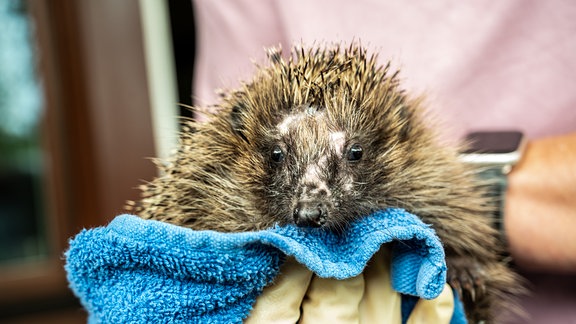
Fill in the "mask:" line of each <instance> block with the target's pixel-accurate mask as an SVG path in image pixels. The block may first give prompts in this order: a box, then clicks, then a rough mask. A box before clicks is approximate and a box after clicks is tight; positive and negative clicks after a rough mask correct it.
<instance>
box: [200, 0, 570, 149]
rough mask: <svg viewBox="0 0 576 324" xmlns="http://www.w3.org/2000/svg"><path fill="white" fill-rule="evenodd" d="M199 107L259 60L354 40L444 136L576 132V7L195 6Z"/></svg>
mask: <svg viewBox="0 0 576 324" xmlns="http://www.w3.org/2000/svg"><path fill="white" fill-rule="evenodd" d="M194 4H195V18H196V22H197V33H198V45H197V65H196V69H195V80H194V85H195V86H194V98H195V103H196V104H199V105H206V104H214V103H216V96H215V93H214V91H215V89H218V88H233V87H236V86H237V85H238V81H239V80H249V79H250V77H251V74H252V73H253V71H254V66H253V63H252V62H253V61H254V60H255V61H258V62H262V61H263V59H264V57H265V55H264V50H263V49H264V48H265V47H270V46H276V45H278V44H281V45H282V47H283V48H284V49H285V50H289V49H290V47H291V44H293V43H295V42H296V43H299V42H301V41H303V42H304V44H313V43H314V42H316V43H318V42H328V43H331V42H339V43H340V42H344V43H349V42H350V41H352V40H359V41H360V42H361V43H362V44H363V45H365V46H366V47H368V48H369V49H370V50H371V51H377V52H379V53H380V60H381V62H382V64H384V63H386V62H387V61H389V60H390V61H392V63H393V65H394V66H395V67H397V68H401V71H402V72H401V76H402V78H403V80H404V87H405V88H406V89H407V90H409V91H411V92H412V93H414V94H417V95H420V94H424V95H425V96H426V98H427V105H428V107H429V108H430V110H431V111H432V112H433V113H434V114H436V115H438V116H439V117H440V119H441V120H443V121H444V124H445V125H446V126H448V127H447V132H448V136H449V137H450V136H461V135H462V134H463V133H464V132H465V131H467V130H471V129H480V128H482V129H503V128H515V129H520V130H523V131H524V132H525V133H526V134H527V135H528V136H529V137H531V138H534V137H541V136H547V135H554V134H561V133H567V132H574V131H576V2H573V1H570V0H552V1H522V0H511V1H456V0H453V1H452V0H444V1H434V2H425V1H418V2H415V1H377V0H359V1H335V0H315V1H306V0H290V1H271V0H267V1H253V0H218V1H212V0H195V3H194Z"/></svg>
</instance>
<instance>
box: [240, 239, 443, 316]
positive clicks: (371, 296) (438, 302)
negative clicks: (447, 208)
mask: <svg viewBox="0 0 576 324" xmlns="http://www.w3.org/2000/svg"><path fill="white" fill-rule="evenodd" d="M390 260H391V257H390V253H389V251H388V250H387V249H386V248H382V249H381V250H380V251H379V252H378V253H376V254H375V255H374V257H373V258H372V260H371V261H370V262H369V263H368V265H367V267H366V268H365V269H364V272H363V273H362V274H360V275H358V276H356V277H353V278H349V279H346V280H336V279H332V278H330V279H326V278H319V277H317V276H315V275H314V274H313V273H312V272H311V271H310V270H308V269H307V268H306V267H305V266H303V265H301V264H299V263H298V262H297V261H296V260H294V259H291V258H290V259H288V260H287V261H286V262H285V263H284V264H283V265H282V267H281V269H280V275H278V277H277V278H276V279H275V281H274V283H273V284H272V285H270V286H268V287H266V288H265V289H264V291H263V293H262V294H261V295H260V296H259V297H258V299H257V300H256V303H255V305H254V307H253V309H252V312H251V313H250V316H249V317H248V318H247V319H246V321H245V323H296V322H299V323H304V324H307V323H330V324H336V323H401V322H402V317H401V309H400V307H401V296H400V294H399V293H397V292H395V291H394V290H393V289H392V286H391V280H390ZM453 310H454V296H453V294H452V289H450V287H449V286H448V285H446V286H445V287H444V290H443V291H442V293H441V294H440V296H438V297H437V298H436V299H433V300H420V301H418V303H417V304H416V307H415V308H414V310H413V311H412V313H411V314H410V317H409V319H408V324H418V323H449V322H450V318H451V316H452V313H453Z"/></svg>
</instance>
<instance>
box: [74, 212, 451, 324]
mask: <svg viewBox="0 0 576 324" xmlns="http://www.w3.org/2000/svg"><path fill="white" fill-rule="evenodd" d="M384 243H392V269H391V277H392V287H393V288H394V289H395V290H397V291H398V292H400V293H402V294H407V295H413V296H417V297H420V298H425V299H432V298H435V297H436V296H438V295H439V294H440V292H441V291H442V289H443V287H444V284H445V281H446V264H445V258H444V250H443V248H442V245H441V243H440V241H439V239H438V238H437V237H436V235H435V233H434V231H433V230H432V228H430V227H429V226H428V225H426V224H424V223H423V222H422V221H420V219H418V217H416V216H414V215H412V214H410V213H408V212H406V211H404V210H401V209H387V210H385V211H380V212H376V213H374V214H372V215H370V216H367V217H363V218H361V219H359V220H357V221H355V222H353V223H351V224H350V226H349V227H348V228H347V229H346V230H345V231H344V232H342V233H334V232H329V231H326V230H324V229H322V228H300V227H297V226H293V225H287V226H282V227H280V226H276V227H273V228H270V229H267V230H262V231H256V232H245V233H219V232H214V231H194V230H192V229H188V228H184V227H179V226H175V225H171V224H167V223H162V222H158V221H153V220H143V219H140V218H138V217H136V216H133V215H121V216H118V217H116V218H115V219H114V220H113V221H112V222H111V223H110V224H109V225H108V226H106V227H99V228H94V229H90V230H83V231H82V232H81V233H79V234H78V235H77V236H76V237H75V238H74V239H73V240H71V241H70V248H69V250H68V251H67V252H66V271H67V273H68V281H69V282H70V287H71V288H72V290H73V291H74V293H75V294H76V295H77V296H78V297H79V298H80V300H81V302H82V304H83V306H84V307H85V308H86V310H87V311H88V313H89V322H91V323H167V322H169V323H180V322H181V323H190V322H201V323H240V322H242V319H244V318H245V317H247V316H248V314H249V312H250V310H251V307H252V305H253V303H254V302H255V300H256V298H257V297H258V295H259V294H260V293H261V292H262V290H263V288H264V287H265V286H266V285H267V284H269V283H271V282H272V280H273V279H274V278H275V277H276V275H277V274H278V269H279V267H280V265H281V264H282V262H283V260H284V259H285V256H286V255H290V256H294V257H295V258H296V260H298V261H299V262H300V263H302V264H304V265H305V266H306V267H308V268H309V269H310V270H312V271H313V272H314V273H316V275H318V276H320V277H333V278H337V279H345V278H350V277H353V276H356V275H358V274H360V273H361V272H362V270H363V269H364V267H365V266H366V263H367V262H368V260H370V259H371V257H372V256H373V255H374V253H376V252H377V251H378V250H379V249H380V246H381V245H382V244H384Z"/></svg>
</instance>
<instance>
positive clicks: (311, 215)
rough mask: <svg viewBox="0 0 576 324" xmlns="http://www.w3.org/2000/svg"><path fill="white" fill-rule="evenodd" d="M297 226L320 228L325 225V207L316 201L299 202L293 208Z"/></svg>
mask: <svg viewBox="0 0 576 324" xmlns="http://www.w3.org/2000/svg"><path fill="white" fill-rule="evenodd" d="M294 223H296V225H298V226H309V227H320V226H322V225H324V223H326V205H325V204H323V203H321V202H318V201H300V202H298V204H297V205H296V208H294Z"/></svg>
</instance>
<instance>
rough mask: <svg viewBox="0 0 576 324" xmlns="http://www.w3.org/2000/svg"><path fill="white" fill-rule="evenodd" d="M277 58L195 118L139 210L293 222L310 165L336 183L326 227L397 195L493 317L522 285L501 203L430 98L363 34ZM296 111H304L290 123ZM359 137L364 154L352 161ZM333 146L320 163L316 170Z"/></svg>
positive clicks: (191, 217) (479, 307) (472, 304)
mask: <svg viewBox="0 0 576 324" xmlns="http://www.w3.org/2000/svg"><path fill="white" fill-rule="evenodd" d="M269 58H270V66H267V67H259V70H258V72H257V74H256V76H255V77H254V79H253V80H252V81H251V82H248V83H245V84H243V86H242V87H240V89H238V90H236V91H232V92H229V93H228V94H226V95H225V96H224V97H223V98H222V101H221V103H220V104H219V106H218V111H217V112H216V113H215V114H214V115H212V116H210V119H209V121H208V122H206V123H193V122H188V123H187V126H186V128H185V130H184V131H183V132H182V134H181V143H180V146H179V149H178V152H177V153H176V154H175V155H174V157H173V158H172V159H171V160H170V161H169V163H168V164H167V165H165V166H161V169H162V171H163V175H162V176H161V177H158V178H157V179H155V180H153V181H152V182H151V183H150V184H148V185H146V186H144V188H143V195H144V198H143V199H142V201H141V202H139V204H138V206H139V207H138V208H137V209H136V212H137V213H138V214H139V215H140V216H141V217H143V218H147V219H157V220H161V221H166V222H169V223H173V224H177V225H182V226H187V227H191V228H194V229H211V230H217V231H223V232H238V231H251V230H257V229H263V228H267V227H270V226H272V225H273V224H275V223H279V224H286V223H290V222H294V217H295V208H296V207H295V206H296V205H297V203H298V201H300V200H302V199H303V198H302V197H303V196H305V195H306V192H309V191H310V190H316V189H317V188H316V189H314V186H312V187H310V186H308V187H307V188H306V186H307V185H308V184H307V183H303V182H302V180H301V179H302V177H303V174H305V173H306V172H310V174H311V175H312V176H311V177H312V178H320V179H323V180H325V183H326V184H327V186H328V187H329V194H328V195H327V194H326V193H325V192H324V193H321V194H315V195H316V196H314V197H316V198H314V199H320V200H322V201H323V202H325V204H326V210H325V211H324V214H323V216H326V219H323V221H325V222H323V223H322V224H321V225H322V226H325V227H326V228H330V229H334V230H340V229H342V228H344V227H345V226H346V224H347V223H348V222H349V221H351V220H352V219H354V218H357V217H362V216H363V215H367V214H369V213H370V212H371V211H374V210H379V209H384V208H387V207H401V208H404V209H406V210H408V211H410V212H411V213H413V214H415V215H418V216H419V217H421V218H422V220H423V221H424V222H426V223H429V224H432V226H433V227H434V229H435V230H436V232H437V234H438V236H439V237H440V238H441V240H442V241H443V243H444V245H445V248H446V253H447V262H448V266H449V269H448V271H449V272H448V276H449V281H450V283H451V284H452V285H453V286H454V287H456V288H457V289H460V290H461V291H462V295H463V296H462V297H463V300H464V302H465V308H466V311H467V315H468V317H469V319H470V322H471V323H475V322H478V321H480V320H485V321H487V322H491V321H493V320H494V317H493V315H494V314H495V312H496V309H497V308H498V307H504V305H506V304H505V303H506V302H508V301H509V300H510V296H511V295H513V293H514V292H517V291H520V290H521V289H520V288H519V287H520V286H519V284H518V280H517V277H516V275H514V273H513V272H512V271H511V270H509V268H508V267H507V265H506V264H505V263H504V262H503V261H502V260H501V258H500V253H501V252H502V251H501V247H500V245H499V243H498V240H497V233H496V231H495V230H494V229H493V227H492V226H491V220H490V217H491V216H490V215H491V214H492V208H491V207H490V204H489V203H488V202H487V201H486V200H485V198H484V196H483V192H484V191H483V188H482V186H481V185H480V184H479V183H478V182H477V181H476V180H475V171H474V170H472V169H470V168H469V167H467V166H466V165H463V164H461V163H460V162H459V161H458V154H457V148H453V147H449V146H447V145H444V144H440V142H439V141H438V140H437V136H436V135H435V131H434V130H433V129H434V128H433V127H430V125H427V123H425V122H424V121H423V117H424V113H423V110H422V108H421V103H420V100H418V99H414V98H412V97H410V96H408V95H407V94H406V93H405V92H404V91H403V90H402V89H401V88H400V87H399V82H398V78H397V77H396V73H391V72H390V71H389V70H390V69H389V66H383V67H382V66H379V65H378V64H377V59H376V57H375V56H367V54H366V51H365V50H364V49H363V48H362V47H360V46H359V45H356V44H352V45H351V46H350V47H349V48H343V47H341V46H334V47H327V48H317V49H307V50H304V49H295V50H294V51H293V52H292V54H291V56H290V57H287V58H286V57H283V56H282V53H281V51H280V50H271V51H270V55H269ZM287 116H296V117H297V118H294V119H290V120H291V121H292V122H291V123H286V125H288V127H287V129H284V131H280V130H281V129H282V127H279V125H280V124H281V123H282V121H286V120H287V119H286V118H287ZM303 116H305V117H303ZM286 125H285V126H286ZM337 132H343V133H344V134H345V138H344V148H345V150H344V151H343V152H336V151H335V149H334V148H333V146H334V143H332V142H330V140H329V139H327V137H328V136H327V135H329V134H334V133H337ZM355 143H359V144H361V145H362V149H363V155H362V157H361V159H359V160H358V161H349V160H347V159H346V156H347V154H348V153H349V148H350V145H352V144H355ZM275 147H280V148H281V149H282V151H283V153H284V155H283V156H284V159H283V160H282V161H281V162H275V161H271V154H272V153H271V152H272V151H273V150H274V148H275ZM322 157H325V162H323V163H322V164H321V166H322V167H323V169H322V171H321V172H316V173H314V172H312V171H306V170H308V169H307V167H309V165H310V164H311V163H312V164H313V163H317V162H318V160H319V159H322ZM307 181H308V180H307ZM308 182H309V181H308ZM323 183H324V182H323ZM303 186H304V187H305V188H304V189H303ZM318 197H320V198H318Z"/></svg>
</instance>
